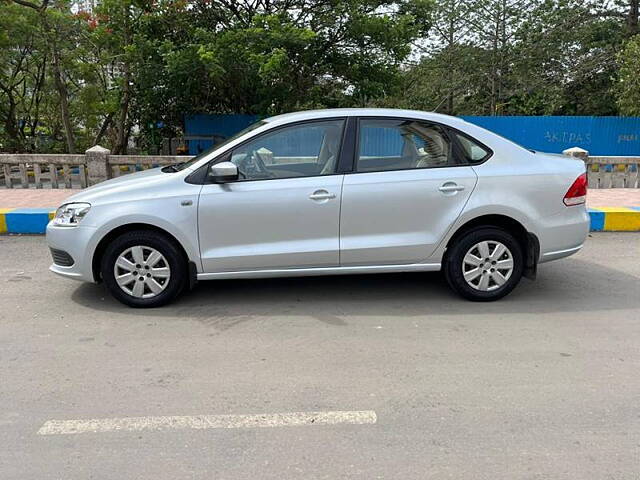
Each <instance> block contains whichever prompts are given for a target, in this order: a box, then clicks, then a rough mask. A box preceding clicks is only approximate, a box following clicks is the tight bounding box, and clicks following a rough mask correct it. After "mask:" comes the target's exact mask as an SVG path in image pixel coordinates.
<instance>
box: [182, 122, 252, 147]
mask: <svg viewBox="0 0 640 480" xmlns="http://www.w3.org/2000/svg"><path fill="white" fill-rule="evenodd" d="M258 119H259V117H258V116H257V115H189V116H186V117H185V118H184V129H185V135H186V136H187V140H188V142H189V155H197V154H198V153H200V152H202V151H204V150H207V149H208V148H210V147H211V146H212V145H213V143H214V141H215V142H216V143H217V142H220V141H222V140H224V139H225V138H228V137H230V136H232V135H233V134H235V133H237V132H239V131H240V130H242V129H244V128H246V127H248V126H249V125H251V124H252V123H254V122H257V121H258ZM188 137H210V138H197V139H189V138H188Z"/></svg>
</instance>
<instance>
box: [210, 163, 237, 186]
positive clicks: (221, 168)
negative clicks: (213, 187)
mask: <svg viewBox="0 0 640 480" xmlns="http://www.w3.org/2000/svg"><path fill="white" fill-rule="evenodd" d="M209 179H210V180H211V181H212V182H213V183H227V182H235V181H236V180H238V167H237V166H236V165H235V164H233V163H231V162H220V163H215V164H213V165H211V168H210V169H209Z"/></svg>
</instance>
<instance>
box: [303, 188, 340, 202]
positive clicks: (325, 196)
mask: <svg viewBox="0 0 640 480" xmlns="http://www.w3.org/2000/svg"><path fill="white" fill-rule="evenodd" d="M309 198H310V199H311V200H331V199H332V198H336V194H335V193H329V192H327V191H326V190H316V191H315V192H313V193H312V194H311V195H309Z"/></svg>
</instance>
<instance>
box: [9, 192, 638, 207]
mask: <svg viewBox="0 0 640 480" xmlns="http://www.w3.org/2000/svg"><path fill="white" fill-rule="evenodd" d="M80 191H81V190H80V189H42V190H37V189H35V188H29V189H22V188H14V189H6V188H0V208H45V207H46V208H49V207H50V208H54V209H55V208H57V207H58V206H60V205H61V204H62V203H63V202H64V201H65V199H67V198H68V197H70V196H71V195H73V194H74V193H78V192H80ZM638 205H640V188H604V189H597V188H593V189H590V190H589V195H587V206H588V207H590V208H598V207H636V206H638Z"/></svg>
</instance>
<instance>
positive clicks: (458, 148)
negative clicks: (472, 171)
mask: <svg viewBox="0 0 640 480" xmlns="http://www.w3.org/2000/svg"><path fill="white" fill-rule="evenodd" d="M354 118H356V129H355V138H354V147H355V149H354V153H353V159H352V165H351V170H350V172H348V173H350V174H367V173H382V172H404V171H411V170H431V169H435V168H457V167H469V166H475V165H481V164H482V163H484V162H486V161H487V160H489V158H491V157H492V156H493V150H492V149H491V148H489V147H487V146H486V145H485V144H484V143H482V142H480V141H478V140H477V139H475V138H474V137H472V136H471V135H469V134H468V133H465V132H463V131H461V130H459V129H457V128H455V127H452V126H450V125H447V124H446V123H442V122H438V121H434V120H429V119H425V118H415V117H389V116H356V117H354ZM363 120H395V121H398V122H401V121H411V122H420V123H427V124H430V125H436V126H438V127H440V128H442V130H443V131H444V134H445V135H446V137H447V139H448V140H449V141H450V142H451V145H452V148H453V153H454V156H455V157H456V164H455V165H441V166H437V167H434V166H430V167H420V168H394V169H388V170H370V171H367V172H359V171H358V170H357V163H358V158H359V156H360V133H361V131H362V128H361V123H362V121H363ZM456 134H459V135H462V136H464V137H466V138H467V139H469V140H471V141H472V142H474V143H476V144H478V146H480V147H482V148H483V149H484V150H486V151H487V152H488V153H487V155H485V157H484V158H483V159H482V160H481V161H475V162H472V161H470V160H469V158H468V157H467V155H466V154H465V153H464V148H463V147H462V145H461V144H460V140H458V138H457V137H456Z"/></svg>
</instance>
